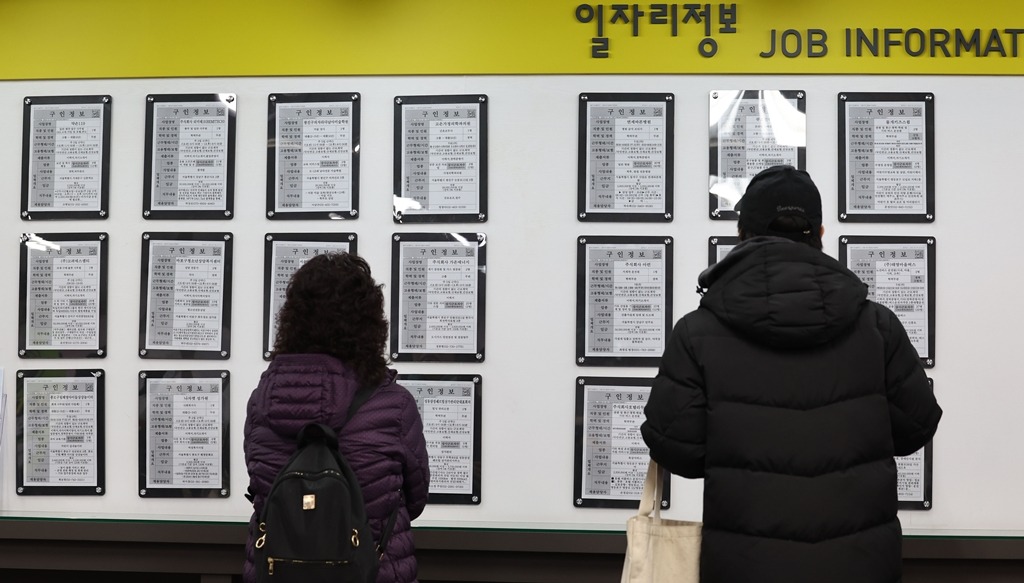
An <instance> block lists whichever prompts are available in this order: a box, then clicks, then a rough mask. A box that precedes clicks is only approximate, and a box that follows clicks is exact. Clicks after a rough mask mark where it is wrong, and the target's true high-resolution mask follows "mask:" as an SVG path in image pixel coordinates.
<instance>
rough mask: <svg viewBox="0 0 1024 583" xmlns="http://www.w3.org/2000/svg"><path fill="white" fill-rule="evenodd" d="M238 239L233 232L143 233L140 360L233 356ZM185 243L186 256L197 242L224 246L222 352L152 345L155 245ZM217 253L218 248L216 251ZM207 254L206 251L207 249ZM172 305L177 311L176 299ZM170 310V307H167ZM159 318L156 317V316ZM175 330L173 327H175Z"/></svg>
mask: <svg viewBox="0 0 1024 583" xmlns="http://www.w3.org/2000/svg"><path fill="white" fill-rule="evenodd" d="M233 240H234V237H233V236H232V234H231V233H225V232H219V233H154V232H145V233H143V234H142V268H141V277H140V278H139V279H140V291H139V357H140V358H170V359H196V360H201V359H208V360H226V359H227V358H229V357H230V356H231V280H232V272H231V255H232V253H231V250H232V242H233ZM156 242H160V243H171V242H173V243H175V244H178V243H181V244H183V245H182V248H183V249H184V250H185V251H183V253H182V256H186V255H192V253H190V251H191V250H194V249H195V248H196V244H197V243H208V244H211V246H212V247H214V248H216V246H217V245H219V244H221V243H222V244H223V247H222V255H223V260H222V262H221V267H222V271H223V276H222V293H221V309H220V324H221V326H220V348H219V350H192V349H187V348H160V347H159V345H156V344H153V345H151V343H150V342H149V340H150V339H149V335H148V329H149V326H148V324H149V322H150V316H151V312H150V309H151V308H154V307H155V306H152V305H151V304H150V297H151V291H152V289H151V288H152V280H153V274H152V268H151V266H150V259H151V257H152V246H153V244H154V243H156ZM213 251H214V253H216V249H213ZM203 253H205V250H203ZM172 277H173V276H172ZM159 301H160V302H162V303H165V304H166V303H167V300H166V299H161V300H159ZM170 301H171V304H170V305H171V306H172V309H173V301H174V300H173V298H171V299H170ZM164 309H166V308H164ZM152 316H153V317H154V318H155V317H156V316H155V314H152ZM154 321H155V320H154ZM172 330H173V328H172Z"/></svg>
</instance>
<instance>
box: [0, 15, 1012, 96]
mask: <svg viewBox="0 0 1024 583" xmlns="http://www.w3.org/2000/svg"><path fill="white" fill-rule="evenodd" d="M0 54H2V55H3V60H2V62H0V79H74V78H119V77H128V78H132V77H208V76H277V75H435V74H452V75H482V74H499V75H507V74H575V73H629V74H672V73H684V74H686V73H689V74H765V73H768V74H782V73H795V74H804V73H826V74H848V73H856V74H861V73H866V74H930V75H944V74H955V75H1019V74H1021V73H1024V2H1019V1H1017V0H976V1H975V2H969V3H968V2H962V1H956V2H954V1H952V0H930V1H929V0H906V1H902V2H895V1H893V0H859V1H857V2H824V1H800V0H746V1H742V0H741V1H737V2H727V3H713V4H697V3H676V4H668V3H658V2H645V3H616V2H604V3H598V2H589V3H584V2H579V1H577V0H571V1H570V0H520V1H511V0H509V1H499V0H429V1H426V0H273V1H271V0H247V1H245V2H217V1H215V0H174V1H167V2H160V1H153V0H141V1H140V0H33V1H15V0H0Z"/></svg>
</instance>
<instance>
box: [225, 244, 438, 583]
mask: <svg viewBox="0 0 1024 583" xmlns="http://www.w3.org/2000/svg"><path fill="white" fill-rule="evenodd" d="M381 287H382V286H381V285H378V284H377V283H376V282H375V281H374V280H373V277H371V275H370V266H369V265H367V263H366V261H364V260H363V259H361V258H359V257H357V256H355V255H350V254H348V253H331V254H326V255H319V256H317V257H314V258H312V259H310V260H309V261H308V262H307V263H306V264H305V265H303V266H302V267H301V268H300V269H299V270H298V271H296V272H295V275H293V276H292V279H291V281H290V282H289V284H288V290H287V292H286V296H285V304H284V306H283V307H282V308H281V311H280V313H279V315H278V328H277V338H276V339H275V342H274V350H273V353H272V360H271V362H270V365H269V366H268V367H267V370H266V371H265V372H264V373H263V376H262V377H261V378H260V382H259V386H257V387H256V390H254V391H253V392H252V395H251V396H250V398H249V404H248V408H247V410H246V419H245V444H244V449H245V463H246V466H247V467H248V470H249V491H250V494H251V495H252V497H253V506H254V508H255V512H254V513H253V516H252V518H251V519H250V521H249V544H248V545H246V563H245V569H244V581H245V582H246V583H251V582H253V581H255V580H256V569H257V566H256V565H255V564H254V560H253V555H254V553H253V541H255V539H256V536H255V532H256V520H257V519H258V516H259V515H260V512H261V511H262V510H263V504H264V502H265V500H266V497H267V495H268V493H269V492H270V487H271V485H272V484H273V481H274V478H275V477H276V476H277V473H278V472H279V471H280V469H281V468H282V467H283V466H284V464H285V462H286V461H287V459H288V457H289V456H290V455H291V454H292V453H294V451H295V448H296V437H297V436H298V433H299V431H300V430H301V429H302V428H303V427H304V426H305V425H306V424H308V423H323V424H325V425H328V426H330V427H332V428H334V429H335V431H336V432H337V433H338V442H339V449H340V450H341V453H342V455H343V456H344V457H345V459H346V460H347V461H348V463H349V465H350V466H351V467H352V471H353V472H355V474H356V478H357V479H358V480H359V485H360V487H361V489H362V492H363V498H364V502H365V505H366V513H367V517H368V519H369V522H370V528H371V530H373V536H374V540H375V541H378V540H380V534H381V531H382V530H383V528H384V525H385V523H386V522H388V520H389V518H390V517H391V516H392V514H393V513H394V512H395V510H396V509H397V519H396V521H395V525H394V529H393V531H392V534H391V538H390V539H389V542H388V545H387V548H386V550H385V552H384V554H383V556H382V557H381V561H380V569H379V570H378V574H377V582H378V583H412V582H415V581H416V568H417V567H416V556H415V547H414V545H413V538H412V528H411V525H410V523H411V521H412V520H413V519H414V518H416V517H417V516H419V515H420V513H421V512H423V507H424V506H425V505H426V502H427V486H428V484H429V482H430V473H429V467H428V464H427V450H426V443H425V441H424V438H423V424H422V421H421V420H420V415H419V412H418V411H417V409H416V401H415V400H414V399H413V396H412V394H411V393H409V391H407V390H406V389H405V388H403V387H402V386H401V385H399V384H397V383H396V382H395V371H394V370H391V369H389V368H388V366H387V359H386V358H385V356H384V354H385V352H384V351H385V349H386V344H387V338H388V321H387V319H386V318H385V317H384V294H383V293H382V292H381ZM361 388H369V389H372V391H373V392H372V394H371V395H370V397H369V398H368V399H367V400H366V401H365V402H364V403H363V404H362V406H360V407H359V409H358V410H357V411H356V413H355V415H354V416H353V417H352V418H351V419H349V420H348V421H347V422H346V420H345V419H346V416H347V414H348V410H349V406H350V405H351V403H352V400H353V397H354V395H355V394H356V391H358V390H359V389H361ZM342 427H343V428H342ZM339 428H342V429H341V430H340V432H339V431H338V430H339Z"/></svg>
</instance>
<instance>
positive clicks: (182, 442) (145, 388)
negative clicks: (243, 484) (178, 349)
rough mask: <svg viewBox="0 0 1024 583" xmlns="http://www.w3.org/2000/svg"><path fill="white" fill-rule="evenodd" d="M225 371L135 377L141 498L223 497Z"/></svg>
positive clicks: (226, 491) (156, 372) (227, 491)
mask: <svg viewBox="0 0 1024 583" xmlns="http://www.w3.org/2000/svg"><path fill="white" fill-rule="evenodd" d="M229 384H230V375H229V374H228V371H226V370H147V371H142V372H140V373H139V496H140V497H143V498H227V497H228V495H229V494H230V493H231V491H230V488H229V480H228V475H229V471H228V468H229V467H230V465H229V463H228V462H229V457H230V456H229V455H228V452H230V451H231V447H230V441H229V439H230V438H229V433H228V419H229V416H228V411H229V409H230V407H229V401H228V396H229V390H228V389H229Z"/></svg>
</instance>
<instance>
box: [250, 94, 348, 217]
mask: <svg viewBox="0 0 1024 583" xmlns="http://www.w3.org/2000/svg"><path fill="white" fill-rule="evenodd" d="M268 100H269V106H268V114H267V118H268V121H267V218H268V219H354V218H356V217H358V216H359V117H360V116H359V94H358V93H273V94H271V95H270V96H269V98H268Z"/></svg>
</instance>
